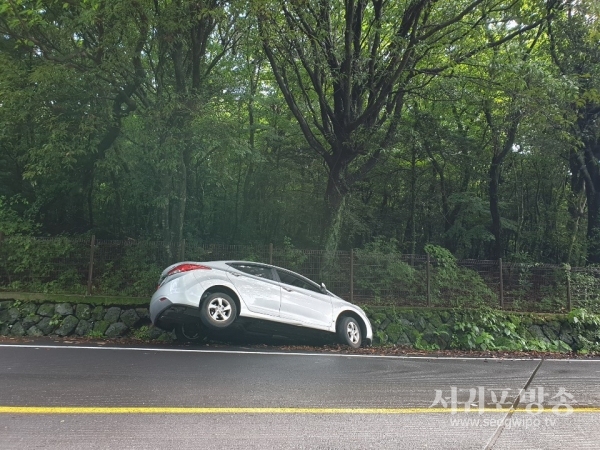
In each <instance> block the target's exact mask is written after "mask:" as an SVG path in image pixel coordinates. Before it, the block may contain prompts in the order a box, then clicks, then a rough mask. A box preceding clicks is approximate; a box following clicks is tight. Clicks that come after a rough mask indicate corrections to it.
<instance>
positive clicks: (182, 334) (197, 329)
mask: <svg viewBox="0 0 600 450" xmlns="http://www.w3.org/2000/svg"><path fill="white" fill-rule="evenodd" d="M175 336H176V337H177V340H178V341H179V342H190V343H194V344H197V343H200V342H204V341H205V340H206V339H207V336H206V330H205V329H204V327H203V326H202V324H201V323H193V322H186V323H180V324H178V325H176V326H175Z"/></svg>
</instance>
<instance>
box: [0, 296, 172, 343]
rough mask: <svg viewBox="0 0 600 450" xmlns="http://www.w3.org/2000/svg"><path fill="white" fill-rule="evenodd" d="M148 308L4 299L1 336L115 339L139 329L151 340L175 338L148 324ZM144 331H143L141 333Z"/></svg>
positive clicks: (1, 310) (0, 306)
mask: <svg viewBox="0 0 600 450" xmlns="http://www.w3.org/2000/svg"><path fill="white" fill-rule="evenodd" d="M148 325H150V316H149V313H148V308H143V307H133V306H94V305H89V304H85V303H77V304H74V303H41V304H38V303H33V302H20V301H13V300H6V301H2V302H0V335H4V336H48V335H55V336H93V337H107V338H115V337H120V336H126V335H128V334H131V333H134V334H135V332H136V331H137V334H140V335H142V334H143V337H146V338H149V339H162V340H167V339H171V333H165V332H163V331H162V330H159V329H158V328H153V327H150V328H149V327H148ZM140 330H141V332H140Z"/></svg>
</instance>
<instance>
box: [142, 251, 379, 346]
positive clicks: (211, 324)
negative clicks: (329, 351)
mask: <svg viewBox="0 0 600 450" xmlns="http://www.w3.org/2000/svg"><path fill="white" fill-rule="evenodd" d="M150 318H151V320H152V323H153V324H154V325H155V326H157V327H159V328H162V329H165V330H173V329H175V333H176V335H177V337H178V339H181V340H187V341H196V340H200V339H202V338H203V337H204V336H206V334H207V332H210V331H215V330H216V331H219V330H225V329H228V328H229V327H231V326H232V325H233V324H234V323H239V322H248V321H250V322H253V321H260V322H262V323H264V324H267V329H268V328H269V327H272V328H273V329H274V330H280V329H281V326H282V325H283V326H286V327H287V328H289V327H290V326H291V327H294V328H295V329H297V330H298V329H302V328H304V329H311V330H318V331H322V332H328V333H334V334H336V335H337V337H338V340H339V341H340V342H341V343H342V344H346V345H349V346H350V347H353V348H358V347H360V346H361V345H370V344H371V342H372V339H373V330H372V329H371V324H370V322H369V319H368V318H367V316H366V314H365V312H364V311H363V310H362V309H361V308H359V307H358V306H356V305H353V304H352V303H348V302H347V301H345V300H343V299H341V298H340V297H338V296H336V295H334V294H333V293H331V292H330V291H328V290H327V289H326V287H325V285H324V284H321V285H319V284H317V283H315V282H314V281H311V280H309V279H308V278H306V277H303V276H302V275H299V274H297V273H294V272H291V271H289V270H286V269H282V268H280V267H275V266H271V265H268V264H259V263H254V262H247V261H211V262H181V263H177V264H173V265H171V266H169V267H167V268H166V269H165V270H164V271H163V273H162V274H161V277H160V280H159V283H158V289H157V290H156V292H155V293H154V295H153V296H152V299H151V300H150Z"/></svg>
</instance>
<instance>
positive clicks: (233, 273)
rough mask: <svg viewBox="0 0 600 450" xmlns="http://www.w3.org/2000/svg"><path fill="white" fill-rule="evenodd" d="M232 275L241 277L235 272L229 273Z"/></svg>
mask: <svg viewBox="0 0 600 450" xmlns="http://www.w3.org/2000/svg"><path fill="white" fill-rule="evenodd" d="M229 273H230V274H231V275H233V276H234V277H239V276H240V274H239V273H235V272H229Z"/></svg>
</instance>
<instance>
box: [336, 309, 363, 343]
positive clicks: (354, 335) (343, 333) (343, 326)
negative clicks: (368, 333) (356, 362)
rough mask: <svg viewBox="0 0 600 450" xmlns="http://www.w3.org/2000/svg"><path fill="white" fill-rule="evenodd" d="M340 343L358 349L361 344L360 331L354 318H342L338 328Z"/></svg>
mask: <svg viewBox="0 0 600 450" xmlns="http://www.w3.org/2000/svg"><path fill="white" fill-rule="evenodd" d="M338 337H339V339H340V342H341V343H342V344H344V345H348V346H350V347H352V348H359V347H360V346H361V344H362V330H361V329H360V324H359V323H358V321H357V320H356V319H355V318H354V317H350V316H346V317H342V319H341V320H340V323H339V326H338Z"/></svg>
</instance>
